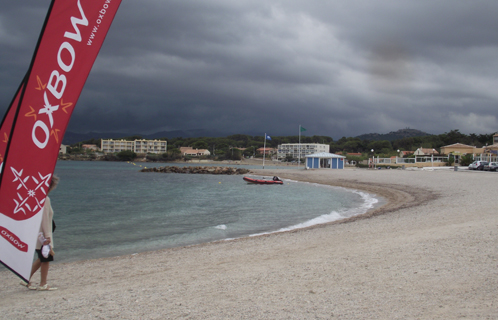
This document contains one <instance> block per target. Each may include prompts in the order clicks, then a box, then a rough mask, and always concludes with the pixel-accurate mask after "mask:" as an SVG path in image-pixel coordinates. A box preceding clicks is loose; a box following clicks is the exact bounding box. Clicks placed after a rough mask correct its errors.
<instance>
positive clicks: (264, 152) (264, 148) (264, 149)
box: [263, 132, 266, 169]
mask: <svg viewBox="0 0 498 320" xmlns="http://www.w3.org/2000/svg"><path fill="white" fill-rule="evenodd" d="M265 155H266V132H265V143H264V146H263V169H264V168H265Z"/></svg>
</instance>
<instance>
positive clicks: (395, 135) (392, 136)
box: [356, 128, 431, 141]
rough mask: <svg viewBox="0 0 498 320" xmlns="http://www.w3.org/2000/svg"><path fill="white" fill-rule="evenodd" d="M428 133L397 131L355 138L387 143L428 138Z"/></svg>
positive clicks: (407, 130) (410, 130) (409, 130)
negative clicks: (405, 139) (414, 138)
mask: <svg viewBox="0 0 498 320" xmlns="http://www.w3.org/2000/svg"><path fill="white" fill-rule="evenodd" d="M430 135H431V134H430V133H427V132H423V131H420V130H416V129H408V128H406V129H400V130H398V131H391V132H389V133H385V134H380V133H366V134H362V135H359V136H357V137H356V138H360V139H361V140H374V141H379V140H388V141H394V140H398V139H403V138H412V137H423V136H430Z"/></svg>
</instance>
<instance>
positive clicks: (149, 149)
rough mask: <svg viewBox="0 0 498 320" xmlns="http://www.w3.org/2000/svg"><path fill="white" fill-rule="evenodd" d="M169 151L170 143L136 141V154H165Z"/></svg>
mask: <svg viewBox="0 0 498 320" xmlns="http://www.w3.org/2000/svg"><path fill="white" fill-rule="evenodd" d="M166 151H168V141H162V140H145V139H143V140H135V153H165V152H166Z"/></svg>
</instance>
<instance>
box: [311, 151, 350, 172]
mask: <svg viewBox="0 0 498 320" xmlns="http://www.w3.org/2000/svg"><path fill="white" fill-rule="evenodd" d="M345 158H346V157H345V156H340V155H337V154H334V153H328V152H320V153H314V154H309V155H306V167H307V168H309V169H319V168H329V169H344V159H345Z"/></svg>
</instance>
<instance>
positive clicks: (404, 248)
mask: <svg viewBox="0 0 498 320" xmlns="http://www.w3.org/2000/svg"><path fill="white" fill-rule="evenodd" d="M253 172H254V173H256V174H264V175H266V176H273V175H278V176H280V177H281V178H287V179H292V180H299V181H308V182H314V183H321V184H329V185H335V186H342V187H347V188H354V189H359V190H364V191H367V192H370V193H374V194H377V195H379V196H382V197H383V198H384V199H386V200H387V203H386V204H385V205H384V206H383V207H381V208H376V209H375V210H372V211H371V212H368V213H367V214H366V215H364V216H361V217H356V218H351V219H348V220H346V221H337V222H333V223H330V224H326V225H320V226H315V227H310V228H306V229H301V230H295V231H292V232H285V233H278V234H271V235H265V236H259V237H250V238H244V239H238V240H233V241H221V242H216V243H208V244H203V245H197V246H190V247H183V248H175V249H167V250H160V251H153V252H145V253H140V254H135V255H130V256H121V257H116V258H106V259H97V260H86V261H81V262H76V263H60V264H57V263H55V264H53V265H51V269H50V272H49V283H50V284H51V285H53V286H57V287H59V290H57V291H53V292H36V291H29V290H27V289H26V288H24V287H22V286H20V285H18V282H19V280H18V279H17V277H15V276H14V275H13V274H12V273H10V272H9V271H3V272H0V312H1V315H0V318H3V319H40V318H42V317H49V318H51V319H110V318H115V319H179V318H183V319H459V318H466V319H496V318H498V303H497V302H496V301H498V296H497V293H498V261H497V260H498V246H497V245H496V244H497V243H498V214H497V213H496V208H495V203H494V199H495V194H496V186H497V185H498V173H488V172H469V171H458V172H454V171H452V170H437V171H420V170H353V169H346V170H307V171H305V170H299V171H298V170H272V169H266V170H264V171H263V170H253ZM261 187H262V188H268V187H270V188H278V187H279V186H261ZM38 279H39V276H38V274H37V275H35V280H36V281H38Z"/></svg>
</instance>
